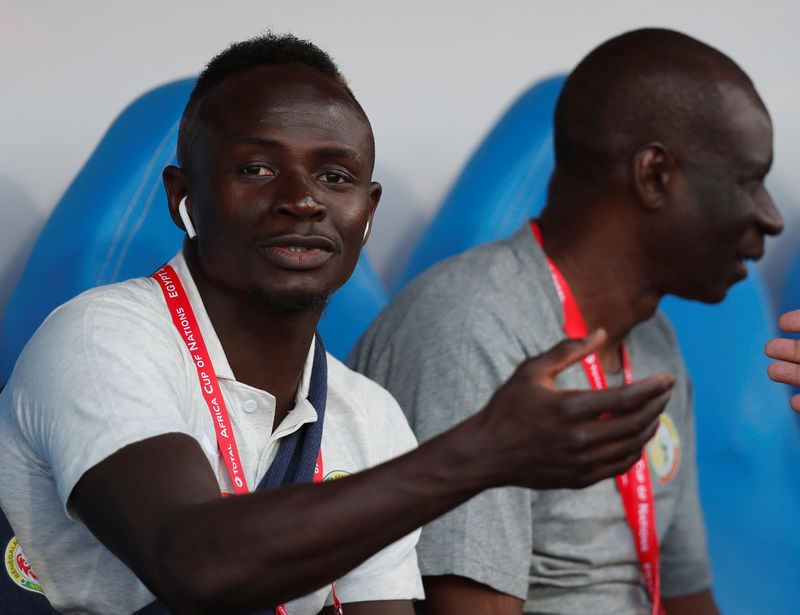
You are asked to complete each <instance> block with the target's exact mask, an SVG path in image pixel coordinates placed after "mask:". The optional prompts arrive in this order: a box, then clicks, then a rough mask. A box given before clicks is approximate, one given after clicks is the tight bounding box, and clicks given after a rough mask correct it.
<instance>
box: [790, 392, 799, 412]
mask: <svg viewBox="0 0 800 615" xmlns="http://www.w3.org/2000/svg"><path fill="white" fill-rule="evenodd" d="M789 405H790V406H791V407H792V410H794V411H795V412H800V393H799V394H797V395H792V399H790V400H789Z"/></svg>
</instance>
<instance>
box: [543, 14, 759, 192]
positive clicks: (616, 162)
mask: <svg viewBox="0 0 800 615" xmlns="http://www.w3.org/2000/svg"><path fill="white" fill-rule="evenodd" d="M731 85H733V86H736V87H738V88H741V89H743V90H745V91H747V92H748V93H749V94H750V95H752V97H753V98H754V100H757V101H758V104H759V105H762V106H763V104H762V103H761V101H760V99H759V98H758V95H757V94H756V92H755V89H754V88H753V84H752V82H751V81H750V79H749V77H748V76H747V75H746V74H745V73H744V71H742V69H741V68H739V66H738V65H737V64H736V63H735V62H734V61H733V60H731V59H730V58H729V57H727V56H726V55H724V54H723V53H721V52H719V51H717V50H716V49H714V48H713V47H710V46H708V45H706V44H705V43H701V42H700V41H698V40H695V39H693V38H691V37H689V36H686V35H685V34H681V33H679V32H674V31H671V30H662V29H643V30H636V31H633V32H628V33H625V34H622V35H620V36H618V37H615V38H613V39H611V40H609V41H606V42H605V43H603V44H602V45H600V46H599V47H597V48H596V49H595V50H594V51H592V52H591V53H590V54H589V55H587V56H586V57H585V58H584V59H583V60H582V61H581V62H580V64H578V66H577V67H576V68H575V70H574V71H572V73H571V74H570V75H569V77H568V78H567V81H566V83H565V84H564V88H563V90H562V92H561V95H560V97H559V99H558V103H557V105H556V110H555V117H554V140H555V158H556V175H558V176H560V177H562V178H564V179H568V180H569V181H570V182H586V183H587V184H588V183H594V184H597V183H598V182H600V183H602V182H603V181H605V180H606V179H608V178H612V177H615V176H618V173H619V172H620V171H624V169H625V168H626V167H627V163H628V161H629V160H630V159H631V157H632V156H633V155H634V153H635V152H636V151H637V150H638V149H639V148H640V147H642V146H643V145H645V144H647V143H651V142H659V143H662V144H663V145H664V146H665V147H666V148H667V150H668V151H670V152H671V153H674V154H677V155H681V154H683V153H687V154H689V155H691V153H692V152H693V151H699V150H702V149H704V148H705V147H706V146H707V145H708V144H710V143H713V141H714V137H715V131H716V130H718V129H719V127H718V123H719V122H718V121H717V120H718V117H719V115H720V111H721V109H722V107H723V101H724V96H725V94H724V92H725V91H726V88H727V90H728V91H729V89H730V88H729V86H731Z"/></svg>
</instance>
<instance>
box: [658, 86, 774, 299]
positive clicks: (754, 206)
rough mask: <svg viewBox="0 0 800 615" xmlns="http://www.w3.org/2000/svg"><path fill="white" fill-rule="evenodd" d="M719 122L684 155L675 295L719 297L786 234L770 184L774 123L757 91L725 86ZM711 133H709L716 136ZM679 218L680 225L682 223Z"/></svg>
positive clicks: (674, 250) (675, 248)
mask: <svg viewBox="0 0 800 615" xmlns="http://www.w3.org/2000/svg"><path fill="white" fill-rule="evenodd" d="M722 87H723V97H724V103H723V105H722V109H721V113H720V114H719V116H718V120H717V125H716V126H715V127H713V128H714V129H713V130H711V131H709V133H708V135H706V136H705V137H703V138H704V142H703V143H700V144H697V145H696V146H695V147H694V148H692V150H690V151H689V153H688V154H687V155H686V156H685V160H684V161H683V163H682V165H681V166H682V169H681V172H680V173H679V174H678V176H677V180H678V190H677V191H676V194H675V202H674V203H673V207H674V210H675V212H676V215H677V216H679V219H676V220H673V224H672V226H673V228H676V227H678V228H680V232H678V233H675V235H676V236H675V237H674V238H673V242H674V245H673V246H672V254H673V255H674V258H675V259H676V262H675V265H677V266H676V267H675V272H676V274H677V275H678V276H681V277H682V278H683V279H682V280H675V281H674V283H675V284H676V285H677V287H678V288H679V289H680V290H679V291H678V292H676V293H675V294H678V295H680V296H683V297H686V298H691V299H699V300H701V301H706V302H717V301H721V300H722V299H724V297H725V294H726V293H727V291H728V288H730V287H731V286H732V285H733V284H734V283H736V282H737V281H739V280H741V279H743V278H745V277H746V276H747V267H746V265H745V262H746V261H747V260H751V259H758V258H760V257H761V255H762V254H763V251H764V235H765V234H776V233H779V232H780V230H781V227H782V221H781V217H780V214H779V213H778V211H777V209H776V208H775V205H774V203H773V202H772V198H771V197H770V195H769V193H768V192H767V189H766V187H765V186H764V177H765V175H766V174H767V172H768V171H769V168H770V165H771V164H772V124H771V122H770V119H769V116H768V115H767V113H766V111H765V110H764V108H763V107H762V105H761V104H760V102H759V101H758V100H757V99H756V97H755V94H754V93H752V92H749V91H747V90H744V89H742V88H740V87H738V86H734V85H727V84H724V85H723V86H722ZM709 135H710V136H709ZM676 223H677V224H676Z"/></svg>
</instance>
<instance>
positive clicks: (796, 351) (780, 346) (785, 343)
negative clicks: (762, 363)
mask: <svg viewBox="0 0 800 615" xmlns="http://www.w3.org/2000/svg"><path fill="white" fill-rule="evenodd" d="M764 353H765V354H766V355H767V356H768V357H769V358H770V359H777V360H779V361H793V362H794V363H800V340H790V339H786V338H783V337H779V338H776V339H774V340H770V341H768V342H767V345H766V346H764Z"/></svg>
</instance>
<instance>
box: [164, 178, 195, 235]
mask: <svg viewBox="0 0 800 615" xmlns="http://www.w3.org/2000/svg"><path fill="white" fill-rule="evenodd" d="M161 179H162V180H163V182H164V189H165V190H166V192H167V206H168V207H169V215H170V217H171V218H172V221H173V222H174V223H175V226H177V227H178V228H179V229H181V230H183V231H185V230H186V229H185V228H184V226H183V221H182V220H181V216H180V214H179V213H178V205H180V202H181V199H183V197H185V196H188V194H189V181H188V179H187V177H186V173H184V172H183V171H182V170H181V169H179V168H178V167H176V166H173V165H169V166H167V167H164V170H163V171H162V173H161ZM186 209H187V210H188V211H189V212H190V213H191V211H192V205H191V202H190V201H189V199H187V200H186Z"/></svg>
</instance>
